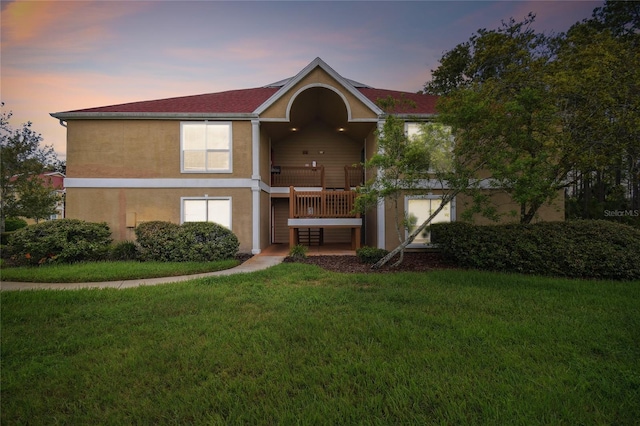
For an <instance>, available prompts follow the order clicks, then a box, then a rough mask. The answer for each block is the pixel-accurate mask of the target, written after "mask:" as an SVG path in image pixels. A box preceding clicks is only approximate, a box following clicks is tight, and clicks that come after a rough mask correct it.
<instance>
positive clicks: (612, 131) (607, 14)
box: [554, 1, 640, 218]
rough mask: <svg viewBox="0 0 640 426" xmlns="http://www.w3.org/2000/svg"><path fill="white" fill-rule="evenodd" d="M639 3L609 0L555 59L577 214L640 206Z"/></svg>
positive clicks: (571, 32) (566, 41)
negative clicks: (573, 151)
mask: <svg viewBox="0 0 640 426" xmlns="http://www.w3.org/2000/svg"><path fill="white" fill-rule="evenodd" d="M639 30H640V3H637V2H618V1H616V2H607V3H606V4H605V6H604V7H602V8H596V9H595V10H594V13H593V17H592V18H591V19H588V20H584V21H583V22H581V23H578V24H576V25H574V26H573V27H571V29H570V30H569V31H568V33H567V35H566V37H564V38H563V39H562V40H561V42H560V43H559V49H558V56H557V60H556V61H555V63H554V65H555V74H556V76H557V79H556V82H557V84H556V85H555V87H554V90H555V92H556V93H557V97H558V99H562V100H563V103H562V108H563V117H564V123H563V125H565V126H566V127H567V128H568V129H569V132H568V134H569V137H570V138H571V144H572V145H573V146H574V147H576V154H577V159H576V162H577V166H576V170H575V171H574V176H575V181H576V182H575V184H574V185H573V186H572V192H571V195H572V196H573V199H572V200H571V201H572V203H571V204H569V207H573V208H574V210H573V211H572V212H571V214H573V215H576V216H579V217H584V218H590V217H602V214H603V211H604V210H605V209H607V208H612V209H616V208H617V209H622V210H624V209H639V208H640V53H639V52H640V32H639Z"/></svg>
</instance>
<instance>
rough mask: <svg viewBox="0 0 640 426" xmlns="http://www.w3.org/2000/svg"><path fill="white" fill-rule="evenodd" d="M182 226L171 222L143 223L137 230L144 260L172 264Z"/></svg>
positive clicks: (137, 237)
mask: <svg viewBox="0 0 640 426" xmlns="http://www.w3.org/2000/svg"><path fill="white" fill-rule="evenodd" d="M179 229H180V225H177V224H175V223H171V222H163V221H151V222H143V223H141V224H140V225H138V226H137V227H136V229H135V234H136V239H137V241H138V244H139V245H140V248H141V255H142V258H143V259H144V260H159V261H165V262H171V261H173V260H174V258H173V257H174V254H175V250H174V248H175V245H176V236H177V234H178V230H179Z"/></svg>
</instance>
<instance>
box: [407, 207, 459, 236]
mask: <svg viewBox="0 0 640 426" xmlns="http://www.w3.org/2000/svg"><path fill="white" fill-rule="evenodd" d="M440 203H442V197H440V196H436V195H432V196H422V197H407V198H406V201H405V211H406V212H407V218H408V221H409V229H408V230H407V236H408V235H409V234H411V233H412V232H413V231H414V230H415V229H416V228H417V227H418V226H420V225H421V224H422V222H424V221H425V220H427V219H428V218H429V216H431V214H432V213H433V212H434V211H436V210H437V209H438V207H439V206H440ZM451 216H452V206H451V203H447V204H446V205H445V206H444V208H443V209H442V210H440V212H438V214H437V215H436V217H435V218H434V219H433V220H432V221H431V223H440V222H451ZM430 243H431V235H430V232H429V231H423V232H422V233H421V234H419V235H418V236H417V237H416V238H415V240H413V243H412V244H415V245H424V244H430Z"/></svg>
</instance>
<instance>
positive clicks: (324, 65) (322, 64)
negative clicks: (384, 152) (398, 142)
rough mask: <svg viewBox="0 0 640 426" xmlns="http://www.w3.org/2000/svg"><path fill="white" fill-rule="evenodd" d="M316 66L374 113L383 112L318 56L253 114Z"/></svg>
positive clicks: (262, 109)
mask: <svg viewBox="0 0 640 426" xmlns="http://www.w3.org/2000/svg"><path fill="white" fill-rule="evenodd" d="M316 67H320V68H322V69H323V70H324V71H325V72H326V73H327V74H329V75H330V76H331V77H333V78H334V79H335V80H336V81H338V83H340V84H341V85H342V86H343V87H344V88H345V89H347V90H348V91H349V93H351V94H352V95H353V96H355V97H356V98H357V99H358V100H359V101H361V102H362V103H364V104H365V105H366V106H367V107H369V109H371V111H373V112H374V113H375V114H376V115H378V116H380V115H382V114H384V111H382V109H381V108H380V107H378V106H377V105H376V104H375V103H373V102H372V101H371V100H369V98H367V97H366V96H364V95H363V94H362V92H360V91H359V90H358V89H356V88H355V87H354V86H353V84H351V83H350V82H349V80H347V79H345V78H344V77H342V76H341V75H340V74H338V73H337V72H336V71H335V70H334V69H333V68H331V67H330V66H329V65H327V63H326V62H324V61H323V60H322V59H320V58H319V57H318V58H316V59H314V60H313V61H312V62H311V63H310V64H309V65H307V66H306V67H305V68H304V69H303V70H302V71H300V72H299V73H298V74H297V75H296V76H295V77H293V78H291V79H289V81H288V82H287V83H286V84H285V85H284V86H282V87H281V88H280V89H279V90H278V91H277V92H276V93H274V94H273V95H271V96H270V97H269V99H267V100H266V101H264V102H263V103H262V105H260V106H259V107H258V108H257V109H256V110H255V111H254V114H258V115H260V114H262V113H263V112H264V111H265V110H266V109H267V108H269V107H270V106H271V105H272V104H273V103H274V102H275V101H277V100H278V99H280V98H281V97H282V96H283V95H284V94H285V93H287V92H288V91H289V90H290V89H291V88H292V87H293V86H295V85H296V84H298V82H300V81H301V80H302V79H303V78H304V77H306V76H307V75H308V74H309V73H310V72H311V71H313V70H314V69H315V68H316Z"/></svg>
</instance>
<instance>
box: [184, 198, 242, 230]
mask: <svg viewBox="0 0 640 426" xmlns="http://www.w3.org/2000/svg"><path fill="white" fill-rule="evenodd" d="M182 222H215V223H217V224H220V225H222V226H224V227H226V228H228V229H231V198H230V197H215V198H210V197H205V198H183V199H182Z"/></svg>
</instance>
